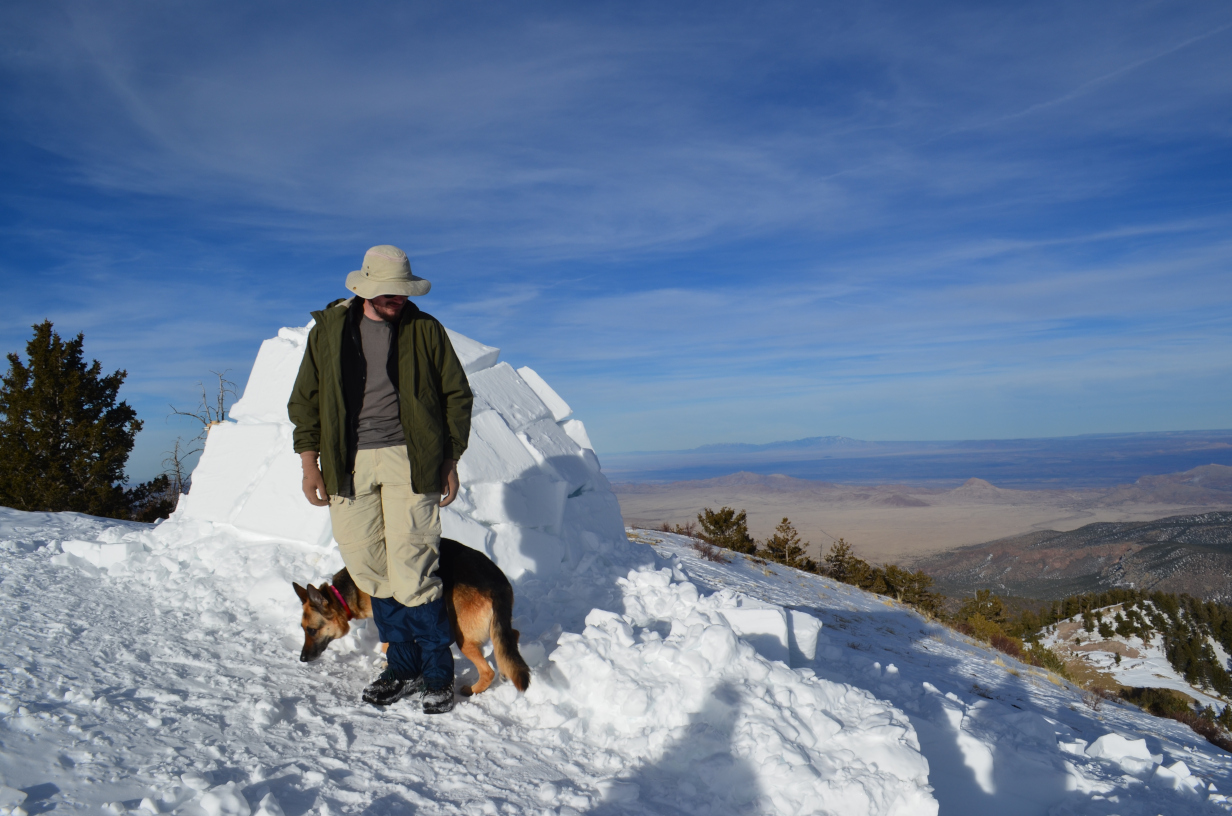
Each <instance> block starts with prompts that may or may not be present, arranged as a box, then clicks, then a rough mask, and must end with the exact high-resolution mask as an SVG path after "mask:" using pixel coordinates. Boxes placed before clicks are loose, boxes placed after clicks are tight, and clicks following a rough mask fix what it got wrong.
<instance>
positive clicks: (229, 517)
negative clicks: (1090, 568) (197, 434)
mask: <svg viewBox="0 0 1232 816" xmlns="http://www.w3.org/2000/svg"><path fill="white" fill-rule="evenodd" d="M306 336H307V329H306V328H304V329H298V328H297V329H283V330H282V331H280V332H279V334H278V336H277V337H275V338H271V339H270V340H268V341H266V343H265V344H264V345H263V346H262V348H261V352H260V354H259V355H258V357H257V361H256V364H255V365H254V367H253V374H252V376H251V378H250V380H249V383H248V387H247V388H246V389H245V393H244V397H243V399H242V400H241V401H240V402H239V403H237V404H236V406H235V407H234V409H233V411H232V416H233V418H234V419H235V420H236V421H235V422H231V423H226V424H223V425H219V426H216V427H214V428H213V429H212V430H211V432H210V435H209V439H208V441H207V444H206V450H205V452H204V454H203V456H202V458H201V462H200V464H199V465H198V467H197V469H196V470H195V471H194V474H193V489H192V492H191V494H190V495H189V496H187V497H185V498H184V500H182V501H181V504H180V507H179V508H178V509H177V511H176V513H175V514H174V515H173V517H172V518H171V519H169V520H168V521H166V522H164V523H162V524H160V525H158V526H151V525H140V524H132V523H128V524H124V523H116V522H114V521H110V520H104V519H93V518H89V517H85V516H80V515H76V514H71V513H62V514H39V513H21V512H17V511H12V510H5V509H2V508H0V563H2V564H3V569H2V571H0V815H2V814H3V813H5V812H9V811H11V812H14V813H15V812H17V811H16V810H13V809H14V808H17V809H22V810H24V811H25V812H27V813H36V812H46V811H51V810H54V811H56V812H69V811H74V812H76V811H80V812H114V813H119V812H125V811H144V812H146V813H172V812H174V813H179V814H184V815H185V816H200V815H201V814H209V816H216V815H217V814H250V813H257V814H263V816H278V815H279V814H286V816H300V815H301V814H307V813H313V814H332V813H374V814H381V813H391V814H393V813H399V814H400V813H410V812H415V813H424V814H435V813H463V814H522V813H534V814H552V816H571V815H574V814H582V813H587V814H613V816H615V814H706V815H707V816H709V815H710V814H716V815H717V814H754V813H765V814H785V816H794V815H795V814H814V813H829V814H836V816H837V815H838V814H842V816H860V814H887V815H890V816H915V815H916V814H920V815H921V816H929V814H934V813H937V812H938V809H940V811H941V812H943V813H964V814H965V813H973V814H974V813H996V814H997V816H1012V814H1034V813H1041V814H1042V813H1056V814H1068V813H1094V814H1111V813H1121V814H1154V813H1161V812H1164V813H1176V814H1187V813H1208V812H1225V811H1226V808H1225V802H1224V800H1223V797H1222V795H1221V794H1219V793H1218V792H1217V790H1216V789H1226V788H1227V787H1228V785H1229V784H1232V780H1229V779H1227V776H1228V773H1229V768H1228V765H1227V763H1226V762H1225V758H1224V756H1223V755H1222V754H1219V753H1217V752H1216V750H1215V749H1213V748H1211V747H1210V746H1208V745H1207V744H1206V743H1205V742H1203V741H1201V740H1200V739H1199V738H1198V737H1197V736H1196V735H1194V734H1193V733H1192V732H1190V731H1189V730H1188V729H1186V728H1185V727H1184V726H1181V725H1179V724H1177V723H1174V722H1171V721H1165V720H1155V719H1154V718H1151V717H1149V716H1147V715H1144V714H1141V713H1139V712H1137V711H1136V710H1130V709H1126V708H1121V707H1119V706H1116V705H1113V704H1103V707H1102V708H1101V709H1100V710H1098V711H1096V710H1092V709H1090V708H1088V707H1086V706H1085V705H1084V704H1083V702H1082V697H1081V695H1080V693H1079V692H1078V691H1077V690H1075V689H1073V688H1069V687H1067V686H1065V685H1061V684H1058V683H1056V682H1053V681H1052V680H1051V679H1050V678H1049V677H1048V676H1046V675H1044V674H1042V673H1040V672H1038V671H1037V670H1034V669H1029V668H1027V667H1023V666H1016V665H1007V661H1006V660H1005V659H1002V658H999V657H997V656H996V655H995V654H992V653H990V652H989V651H987V650H986V649H984V648H983V647H980V646H978V645H975V644H972V643H970V642H968V641H966V640H965V639H963V638H961V637H958V636H956V635H954V634H952V633H950V632H948V631H947V630H945V629H943V628H942V627H940V626H937V625H934V624H932V623H929V622H927V621H925V620H923V619H922V618H920V617H919V616H918V615H916V614H915V613H913V612H911V611H909V610H906V609H903V608H901V607H899V606H897V605H895V604H892V603H889V602H886V601H884V600H883V599H880V598H877V597H875V596H871V595H867V594H865V593H862V592H860V591H858V590H855V589H852V588H850V587H845V586H842V585H837V584H834V583H833V582H830V581H827V580H825V579H822V578H818V577H816V576H806V575H802V574H798V573H794V572H791V571H789V570H786V569H778V570H777V572H776V571H773V570H765V569H763V567H761V566H758V565H756V564H754V563H752V562H750V561H747V560H745V559H743V558H739V557H737V559H736V560H735V562H734V563H730V564H714V563H711V562H706V561H700V560H698V559H697V558H696V557H695V555H694V553H693V551H692V550H691V549H690V548H689V546H688V543H687V541H686V540H685V539H682V538H681V537H678V536H670V535H656V536H650V537H648V536H645V535H644V534H641V533H633V534H631V536H629V537H626V534H625V531H624V530H623V529H622V527H621V526H620V516H619V508H618V506H617V504H616V501H615V497H614V496H613V495H612V493H611V490H610V487H609V486H608V483H607V480H606V479H605V478H604V477H603V474H602V472H601V469H600V466H599V460H598V458H597V457H596V455H595V452H594V450H593V449H592V447H591V444H590V441H589V439H588V437H587V434H586V430H585V426H584V425H583V424H582V422H581V421H580V420H579V419H577V418H575V417H573V416H572V411H571V410H570V408H569V406H568V404H567V403H566V402H565V401H564V400H563V399H562V398H561V397H560V396H559V395H557V394H556V393H555V392H554V391H552V389H551V388H550V387H549V386H548V385H547V383H546V382H544V380H543V379H542V378H541V377H539V376H538V375H537V374H536V373H535V372H533V371H531V370H530V369H526V368H522V369H514V368H513V367H512V366H509V365H508V364H506V363H501V362H498V360H499V350H497V349H494V348H491V347H489V346H485V345H483V344H481V343H478V342H475V341H473V340H470V339H469V338H465V337H462V336H461V335H456V334H452V333H451V338H452V339H453V342H454V344H455V347H456V348H457V349H458V352H459V356H460V357H461V359H462V361H463V364H464V366H465V367H466V369H467V373H468V376H469V377H470V379H471V383H472V386H473V388H474V390H475V395H476V404H475V410H474V414H473V419H474V427H473V431H472V435H471V445H470V447H469V448H468V450H467V452H466V454H465V456H464V457H463V459H462V461H461V462H460V463H459V472H460V476H461V480H462V492H461V495H460V497H459V499H458V501H457V503H456V504H455V505H454V506H451V507H450V508H447V509H446V510H445V511H444V512H443V513H442V517H443V523H444V527H445V532H446V535H450V536H452V537H454V538H457V539H459V540H461V541H462V542H463V543H466V544H468V545H470V546H472V547H475V548H477V549H482V550H483V551H485V552H487V553H488V554H489V555H490V556H491V557H492V558H493V559H494V560H495V561H496V562H497V563H498V564H499V565H500V566H501V567H502V569H504V570H505V572H506V573H507V574H508V575H509V576H510V578H511V580H512V581H513V584H514V588H515V593H516V597H517V602H516V606H515V609H514V613H515V617H514V624H515V626H517V628H518V629H520V630H521V632H522V641H521V642H522V652H523V655H524V657H525V658H526V659H527V662H528V663H529V664H530V666H531V668H532V670H533V676H532V682H531V686H530V688H529V690H528V691H527V692H526V693H525V694H521V695H520V694H518V693H517V692H516V690H515V689H513V687H512V686H511V685H510V684H508V683H505V682H498V683H496V684H495V685H494V686H493V688H492V689H490V690H489V691H488V692H485V693H484V694H481V695H479V696H477V697H475V698H471V699H469V700H465V701H463V702H461V703H460V704H459V706H458V707H457V708H456V709H455V710H454V711H453V712H451V713H450V714H448V715H446V716H442V717H434V718H428V717H425V716H424V715H422V714H421V713H420V712H419V711H418V710H417V708H416V706H415V705H414V704H413V702H412V701H404V702H403V703H400V704H397V705H395V706H393V707H391V708H390V709H388V710H377V709H373V708H370V707H367V706H364V705H362V704H360V703H359V701H358V697H359V692H360V690H361V689H362V688H363V687H364V685H366V684H367V682H368V681H369V680H370V679H371V678H372V677H373V675H374V674H375V673H376V671H377V670H378V669H379V667H380V665H381V664H382V659H381V657H380V654H379V651H378V650H377V645H378V644H377V643H376V638H375V632H374V629H373V627H371V626H369V625H363V624H361V625H359V626H356V627H355V630H354V631H353V633H352V634H351V635H350V636H348V637H347V638H344V639H342V640H341V641H339V642H336V643H334V644H333V645H331V646H330V648H329V650H328V651H327V652H326V653H325V656H324V657H323V658H322V659H320V660H318V661H316V662H313V663H309V664H302V663H300V662H299V661H298V659H297V658H298V653H299V647H300V644H301V639H302V634H301V632H300V630H299V625H298V624H299V617H300V608H299V605H298V601H297V599H296V598H295V595H294V593H293V591H292V589H291V581H293V580H294V581H299V582H301V583H306V582H313V583H316V582H319V581H322V580H327V579H328V578H329V577H330V576H332V574H333V573H334V572H335V571H336V570H338V569H340V568H341V566H342V564H341V560H340V558H339V557H338V553H337V549H336V547H335V546H334V545H333V544H332V541H331V540H330V534H329V523H328V514H327V513H325V512H324V511H322V510H320V509H318V508H312V507H310V506H309V505H308V504H307V503H306V502H305V501H304V500H303V497H302V496H301V495H300V493H299V473H298V457H296V456H295V455H294V453H293V452H292V451H291V447H290V431H291V429H290V424H289V422H288V421H287V418H286V407H285V406H286V398H287V394H288V393H289V390H290V387H291V382H292V380H293V378H294V375H295V371H296V368H297V367H298V362H299V358H300V356H301V355H302V353H303V348H304V341H305V338H306ZM630 538H632V539H633V540H630ZM458 660H459V662H458V665H459V669H460V670H461V676H460V677H459V682H460V683H468V682H472V681H473V680H474V677H475V673H474V669H473V668H471V667H470V666H469V664H468V662H467V661H465V660H463V659H461V658H460V657H459V659H458ZM1212 784H1213V787H1211V785H1212Z"/></svg>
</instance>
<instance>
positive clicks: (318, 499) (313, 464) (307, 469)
mask: <svg viewBox="0 0 1232 816" xmlns="http://www.w3.org/2000/svg"><path fill="white" fill-rule="evenodd" d="M299 456H300V461H301V462H302V463H303V465H304V483H303V485H302V487H303V489H304V496H305V497H306V498H307V499H308V502H309V503H310V504H312V505H313V506H315V507H326V506H328V505H329V494H328V493H326V492H325V477H324V476H322V475H321V468H320V467H319V466H318V465H317V452H316V451H304V452H303V453H301V454H300V455H299Z"/></svg>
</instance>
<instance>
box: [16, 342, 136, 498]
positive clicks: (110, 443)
mask: <svg viewBox="0 0 1232 816" xmlns="http://www.w3.org/2000/svg"><path fill="white" fill-rule="evenodd" d="M83 341H84V338H83V336H82V335H80V334H78V335H77V337H76V338H75V339H73V340H70V341H68V342H65V341H63V340H61V339H60V336H59V335H58V334H56V333H55V332H54V331H52V325H51V321H49V320H45V321H43V322H42V323H40V324H39V325H37V326H35V327H34V338H33V339H32V340H30V342H29V343H27V344H26V357H27V362H26V363H23V362H22V361H21V358H19V357H18V356H17V355H16V354H9V355H8V360H9V370H8V373H7V374H5V375H4V377H3V379H2V380H0V461H2V462H3V463H4V465H3V467H0V504H3V505H6V506H8V507H13V508H16V509H18V510H44V511H61V510H73V511H77V512H81V513H89V514H91V515H96V516H110V517H112V518H128V517H129V515H130V513H129V511H130V498H131V497H130V495H129V494H128V493H126V491H125V490H124V465H125V463H126V462H127V461H128V455H129V453H130V452H131V451H132V449H133V438H134V437H135V436H136V435H137V431H139V430H141V421H140V420H139V419H137V412H136V411H134V410H133V409H132V407H130V406H129V404H128V403H126V402H117V400H116V397H117V394H118V393H119V390H120V385H121V384H122V383H123V382H124V378H125V377H126V376H127V373H128V372H126V371H116V372H113V373H112V374H110V375H107V376H102V373H101V372H102V367H101V366H100V365H99V362H98V361H97V360H95V361H93V363H92V364H91V365H90V366H88V367H87V366H86V364H85V361H84V359H83V357H82V347H83V345H84V342H83Z"/></svg>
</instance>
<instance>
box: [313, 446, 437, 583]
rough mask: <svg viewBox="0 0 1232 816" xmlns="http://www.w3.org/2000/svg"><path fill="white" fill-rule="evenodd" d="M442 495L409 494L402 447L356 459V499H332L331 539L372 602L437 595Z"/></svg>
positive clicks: (407, 468)
mask: <svg viewBox="0 0 1232 816" xmlns="http://www.w3.org/2000/svg"><path fill="white" fill-rule="evenodd" d="M440 502H441V494H440V493H425V494H419V493H415V492H413V491H412V490H411V463H410V460H409V459H408V458H407V454H406V447H405V446H403V445H395V446H393V447H388V448H376V449H375V450H361V451H358V452H357V453H356V455H355V498H354V499H343V498H339V497H337V496H334V497H333V498H331V499H330V501H329V518H330V522H331V523H332V524H333V528H334V540H335V541H337V542H338V549H339V551H340V552H341V553H342V562H343V563H344V564H346V567H347V570H348V571H349V572H350V573H351V578H352V580H354V581H355V585H356V586H357V587H359V588H360V589H362V590H363V591H364V592H367V593H368V594H369V595H371V596H373V597H374V598H393V599H394V600H396V601H397V602H398V603H400V604H402V605H403V606H419V605H421V604H425V603H429V602H430V601H435V600H436V599H437V598H439V597H441V579H440V578H438V577H437V576H436V567H437V562H438V560H439V557H440V547H441V509H440Z"/></svg>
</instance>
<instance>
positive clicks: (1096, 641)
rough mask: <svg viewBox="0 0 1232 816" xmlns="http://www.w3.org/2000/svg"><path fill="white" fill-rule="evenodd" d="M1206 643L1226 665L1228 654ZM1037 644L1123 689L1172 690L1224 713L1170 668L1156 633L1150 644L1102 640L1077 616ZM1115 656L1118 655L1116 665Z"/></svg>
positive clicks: (1218, 702)
mask: <svg viewBox="0 0 1232 816" xmlns="http://www.w3.org/2000/svg"><path fill="white" fill-rule="evenodd" d="M1098 611H1101V612H1103V614H1104V616H1105V617H1106V618H1108V619H1111V617H1112V615H1114V614H1115V613H1117V612H1120V611H1121V607H1120V605H1116V606H1110V607H1107V608H1105V609H1103V610H1098ZM1207 640H1208V641H1209V642H1210V644H1211V648H1212V649H1213V650H1214V651H1215V654H1216V655H1217V656H1218V657H1219V659H1221V660H1222V661H1223V663H1224V665H1225V666H1226V665H1228V654H1227V652H1225V651H1224V648H1223V646H1222V645H1221V644H1220V643H1219V642H1218V641H1216V640H1215V639H1214V638H1210V637H1208V638H1207ZM1040 642H1041V643H1042V644H1043V645H1045V646H1047V647H1048V648H1050V649H1053V650H1055V651H1057V652H1058V653H1060V654H1062V655H1064V656H1066V657H1072V658H1077V659H1079V660H1083V661H1085V662H1086V663H1087V664H1089V665H1090V666H1092V667H1093V668H1095V669H1097V670H1098V671H1100V672H1103V673H1104V674H1106V675H1108V676H1109V677H1111V678H1112V679H1113V680H1115V681H1116V682H1118V683H1120V684H1121V685H1123V686H1136V687H1143V688H1169V689H1175V690H1177V691H1180V692H1184V693H1185V694H1188V695H1189V696H1190V697H1192V698H1194V699H1195V700H1197V701H1198V702H1199V703H1201V704H1202V705H1208V706H1211V707H1212V708H1214V709H1215V710H1216V711H1223V707H1224V706H1225V705H1227V704H1228V703H1227V701H1226V700H1224V699H1222V698H1220V697H1218V696H1217V695H1215V694H1214V692H1212V691H1211V690H1210V689H1200V688H1195V687H1194V686H1191V685H1190V684H1189V683H1187V682H1186V681H1185V678H1184V677H1182V676H1181V675H1180V674H1179V673H1178V672H1177V670H1176V669H1174V668H1172V664H1171V663H1169V662H1168V656H1167V655H1166V654H1165V653H1164V641H1163V637H1162V636H1161V635H1160V634H1159V633H1155V634H1154V635H1152V636H1151V642H1150V643H1144V642H1143V640H1142V638H1140V637H1138V636H1137V635H1134V636H1131V637H1124V636H1121V635H1114V636H1113V637H1111V638H1103V637H1100V636H1099V635H1098V634H1093V633H1088V632H1087V631H1086V630H1085V629H1083V628H1082V616H1081V615H1076V616H1074V617H1072V618H1068V619H1066V620H1063V621H1058V622H1057V623H1056V624H1054V625H1053V626H1050V627H1049V628H1048V631H1047V632H1046V633H1045V635H1044V637H1043V638H1041V639H1040ZM1118 654H1120V655H1121V661H1120V662H1119V663H1118V662H1117V655H1118Z"/></svg>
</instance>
